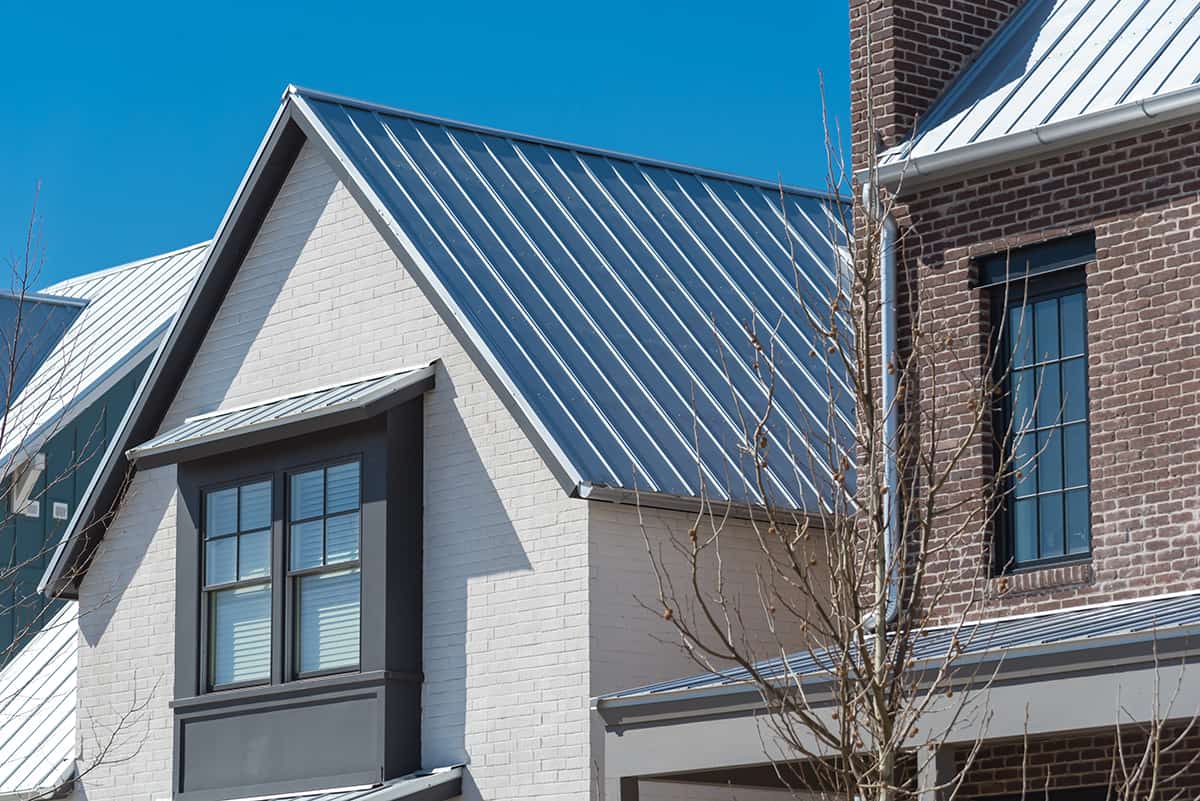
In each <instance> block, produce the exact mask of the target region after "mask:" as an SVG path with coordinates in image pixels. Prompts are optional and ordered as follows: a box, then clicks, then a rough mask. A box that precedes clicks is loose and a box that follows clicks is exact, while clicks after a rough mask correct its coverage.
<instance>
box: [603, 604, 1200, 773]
mask: <svg viewBox="0 0 1200 801" xmlns="http://www.w3.org/2000/svg"><path fill="white" fill-rule="evenodd" d="M1014 650H1021V649H1014ZM1197 655H1200V626H1197V627H1191V629H1189V630H1187V631H1184V630H1182V629H1181V630H1180V631H1178V632H1176V633H1173V634H1172V635H1171V636H1168V637H1163V638H1162V639H1148V638H1145V637H1140V638H1114V639H1113V640H1112V641H1105V642H1103V643H1099V642H1097V643H1090V644H1088V645H1086V646H1083V645H1081V646H1080V647H1077V648H1071V649H1063V648H1059V649H1028V650H1027V651H1026V652H1024V653H1020V654H1017V653H1008V652H998V653H995V654H993V656H992V658H990V659H987V660H979V661H974V662H972V661H970V660H968V661H966V662H964V663H963V664H962V665H960V666H959V667H957V668H956V675H955V676H954V678H953V679H951V681H950V683H949V686H951V687H954V689H955V692H954V693H953V695H952V696H951V697H949V698H948V697H947V695H946V693H939V694H938V695H937V697H936V699H935V700H934V701H933V702H932V703H931V705H930V707H929V709H928V710H927V712H925V713H923V715H922V724H921V730H920V732H918V733H917V735H916V736H914V737H913V742H912V746H913V747H914V748H917V747H920V746H922V745H923V744H924V743H925V739H927V738H928V737H930V736H933V737H935V738H936V739H937V742H938V743H939V744H943V745H953V744H955V743H962V744H968V743H973V742H976V741H977V740H979V739H1000V738H1007V737H1023V736H1027V735H1028V736H1038V735H1045V734H1051V733H1055V732H1064V731H1079V730H1088V729H1104V728H1110V727H1112V726H1114V725H1117V724H1118V723H1120V724H1125V723H1137V722H1145V721H1146V720H1150V719H1151V715H1153V714H1156V713H1157V714H1160V715H1162V716H1163V717H1164V718H1183V719H1187V718H1189V717H1191V716H1192V715H1193V714H1195V713H1196V711H1197V710H1198V709H1200V666H1196V665H1192V664H1191V663H1192V662H1194V661H1195V658H1196V656H1197ZM916 669H919V666H918V667H917V668H916ZM800 681H801V682H802V684H803V686H804V692H805V695H806V698H807V700H808V703H809V704H810V709H811V710H812V712H813V714H815V715H816V716H818V717H820V718H824V719H825V720H826V721H827V722H829V723H830V724H831V725H834V726H835V712H836V710H837V709H838V704H837V702H836V700H835V699H836V697H837V696H836V694H835V693H834V691H833V684H832V682H831V681H830V679H829V678H828V677H827V676H811V677H805V678H802V679H800ZM594 708H595V709H596V711H597V712H598V713H599V715H600V717H601V718H602V719H603V721H604V726H605V730H606V731H605V746H604V749H605V755H604V764H605V772H606V773H607V774H608V775H609V776H610V777H611V776H626V777H629V776H642V777H646V776H670V775H671V774H681V773H691V772H695V771H706V770H716V769H726V768H740V767H750V766H755V765H763V764H768V763H773V762H780V761H785V762H786V761H795V759H796V758H797V757H796V752H795V750H794V748H793V747H792V746H791V745H790V744H788V743H787V742H785V741H784V740H783V739H782V738H781V737H780V735H779V731H778V730H777V729H776V727H775V725H774V724H773V723H772V718H771V716H770V715H768V714H767V713H766V711H765V708H764V705H763V701H762V697H761V695H760V694H759V691H758V690H757V689H756V688H755V687H754V686H752V685H750V684H746V683H740V684H733V685H726V686H719V687H709V688H700V689H695V690H686V689H685V690H679V691H675V692H663V693H655V694H652V695H642V696H629V697H608V698H599V699H596V700H595V701H594ZM835 727H836V726H835ZM792 733H793V735H797V734H799V735H801V736H805V735H804V730H803V729H802V728H801V727H796V729H795V730H794V731H793V732H792ZM806 746H807V747H808V748H809V749H811V753H823V752H824V751H825V750H826V749H825V747H824V746H823V745H822V744H820V743H819V742H817V740H816V739H815V738H813V739H812V740H811V742H808V743H806Z"/></svg>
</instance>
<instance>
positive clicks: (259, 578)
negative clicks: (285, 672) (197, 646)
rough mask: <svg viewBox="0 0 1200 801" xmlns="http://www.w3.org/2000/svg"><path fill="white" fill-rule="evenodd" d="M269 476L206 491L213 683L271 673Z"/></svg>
mask: <svg viewBox="0 0 1200 801" xmlns="http://www.w3.org/2000/svg"><path fill="white" fill-rule="evenodd" d="M271 487H272V482H271V481H270V480H265V481H253V482H248V483H244V484H241V485H238V486H233V487H224V488H222V489H216V490H211V491H209V492H206V493H205V496H204V506H203V509H204V512H203V522H202V526H203V530H204V534H203V539H204V558H203V562H204V567H203V570H204V594H205V596H206V601H207V603H206V608H207V616H208V629H209V637H208V655H209V660H208V671H209V673H208V675H209V677H210V684H211V685H212V686H213V687H223V686H230V685H239V684H249V683H256V682H265V681H269V680H270V678H271Z"/></svg>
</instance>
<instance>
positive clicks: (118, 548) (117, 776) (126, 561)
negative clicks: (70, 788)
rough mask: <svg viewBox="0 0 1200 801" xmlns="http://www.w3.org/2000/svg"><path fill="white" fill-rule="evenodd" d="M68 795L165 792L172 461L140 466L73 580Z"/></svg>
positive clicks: (130, 798) (144, 800) (144, 797)
mask: <svg viewBox="0 0 1200 801" xmlns="http://www.w3.org/2000/svg"><path fill="white" fill-rule="evenodd" d="M79 612H80V619H79V623H80V649H79V728H78V734H77V738H78V747H79V767H80V770H81V772H83V774H84V775H83V779H82V781H81V783H80V786H79V787H78V788H77V790H76V796H77V797H79V798H86V799H89V801H107V799H122V801H153V799H159V798H169V797H170V794H171V710H170V709H169V708H168V706H167V704H168V702H169V701H170V700H171V696H172V693H173V682H174V669H175V668H174V664H175V662H174V645H175V643H174V623H175V468H174V467H173V466H171V467H159V468H156V469H154V470H147V471H143V472H141V473H139V474H138V475H137V476H136V477H135V479H134V481H133V484H132V486H131V487H130V489H129V492H128V494H127V495H126V498H125V502H124V505H123V506H122V508H121V510H120V512H119V513H118V514H117V516H116V518H115V519H114V520H113V523H112V525H111V526H110V527H109V530H108V535H107V537H106V539H105V542H104V546H103V547H102V548H100V549H99V550H98V551H97V553H96V556H95V559H94V560H93V562H92V565H91V567H90V569H89V570H88V573H87V575H86V576H85V577H84V579H83V581H82V582H81V584H80V587H79Z"/></svg>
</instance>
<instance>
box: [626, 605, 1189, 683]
mask: <svg viewBox="0 0 1200 801" xmlns="http://www.w3.org/2000/svg"><path fill="white" fill-rule="evenodd" d="M1197 625H1200V592H1195V593H1188V594H1183V595H1172V596H1160V597H1156V598H1147V599H1139V600H1134V601H1124V602H1121V603H1116V604H1099V605H1095V606H1083V607H1077V608H1074V609H1063V610H1057V611H1053V612H1042V613H1038V614H1034V615H1023V616H1018V617H1010V618H999V619H994V620H983V621H979V622H974V623H966V624H964V625H963V626H961V627H956V626H944V627H939V628H931V629H928V630H926V631H925V632H924V633H923V635H922V636H920V637H918V638H916V639H915V640H914V644H913V653H912V661H913V662H914V663H916V664H919V663H921V662H922V661H924V660H936V659H940V658H941V657H943V656H944V655H945V653H946V651H947V648H948V647H949V646H950V643H951V641H952V640H954V641H956V642H957V643H958V645H959V647H960V648H961V651H960V654H961V656H960V657H959V658H960V659H961V658H963V657H968V658H970V657H979V658H986V657H998V656H1001V655H1003V654H1004V653H1005V652H1006V651H1007V649H1012V648H1028V647H1037V646H1052V645H1069V644H1077V645H1084V644H1087V643H1089V642H1094V641H1097V640H1099V639H1101V638H1108V637H1113V636H1118V635H1123V634H1127V635H1137V634H1151V633H1153V634H1156V635H1157V634H1161V635H1162V636H1163V637H1167V636H1171V634H1172V633H1175V632H1177V631H1179V630H1180V629H1183V628H1185V627H1195V626H1197ZM834 662H835V655H832V652H829V651H823V650H820V649H813V650H808V651H800V652H797V653H794V654H790V655H789V656H788V657H787V658H786V660H785V659H783V658H778V657H776V658H772V659H765V660H763V661H761V662H759V663H758V664H757V665H756V669H757V670H758V671H759V672H760V673H761V675H763V676H765V677H767V678H782V677H784V676H791V675H794V676H805V675H809V674H812V675H817V674H820V673H823V672H825V671H827V670H829V669H831V668H832V667H834ZM747 681H749V673H748V672H747V671H745V670H743V669H741V668H734V669H730V670H727V671H722V672H713V673H701V674H698V675H695V676H687V677H683V678H679V679H672V680H670V681H664V682H658V683H656V684H651V685H647V686H644V687H638V688H634V689H629V690H623V691H621V692H617V693H611V694H609V695H606V696H605V698H606V699H618V698H630V697H634V696H651V695H656V694H660V693H666V692H675V691H680V690H700V689H709V688H716V687H724V686H728V685H732V684H740V683H744V682H747Z"/></svg>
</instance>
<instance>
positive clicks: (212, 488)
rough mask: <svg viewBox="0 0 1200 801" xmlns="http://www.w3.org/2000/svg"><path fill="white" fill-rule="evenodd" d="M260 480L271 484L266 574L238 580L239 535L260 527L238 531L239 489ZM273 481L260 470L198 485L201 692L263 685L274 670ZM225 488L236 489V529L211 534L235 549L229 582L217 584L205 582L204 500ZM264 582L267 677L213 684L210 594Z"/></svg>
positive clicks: (274, 565) (268, 682)
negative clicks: (231, 543)
mask: <svg viewBox="0 0 1200 801" xmlns="http://www.w3.org/2000/svg"><path fill="white" fill-rule="evenodd" d="M263 482H267V483H268V484H270V485H271V522H270V526H269V527H268V529H267V531H269V532H270V538H269V539H270V549H269V553H268V556H267V564H268V573H267V575H266V576H255V577H253V578H249V579H238V578H236V575H237V573H238V571H239V567H240V559H241V535H242V534H243V533H252V532H255V531H261V530H262V529H250V530H249V531H248V532H242V531H241V488H242V487H247V486H251V485H253V484H261V483H263ZM275 483H276V482H275V476H274V475H273V474H271V473H264V472H261V471H259V472H257V473H253V474H247V475H244V476H240V477H238V478H235V479H229V480H225V481H219V482H215V483H210V484H206V485H204V486H201V487H200V488H199V498H198V501H197V508H198V509H199V512H200V515H199V517H200V521H199V532H198V536H197V538H196V539H197V542H198V545H199V553H198V554H197V555H196V564H197V565H198V566H199V577H198V583H199V587H200V632H201V638H200V643H199V645H200V675H201V686H202V687H203V688H204V692H225V691H228V690H240V689H244V688H247V687H263V686H266V685H269V684H271V676H272V675H273V674H274V671H275V655H274V648H273V647H271V642H270V640H272V639H273V638H274V636H275V622H276V621H275V605H276V604H275V576H276V573H277V570H276V564H275V561H276V560H275V551H276V541H277V539H278V538H277V537H276V532H275V528H276V520H275V512H274V509H275ZM228 489H236V490H238V526H237V530H235V532H234V533H233V534H225V535H219V536H217V537H215V538H214V539H228V538H230V537H232V538H234V539H235V542H236V550H235V552H234V553H235V557H234V575H235V578H234V580H233V581H227V582H221V583H218V584H212V585H209V584H208V580H207V579H208V548H207V545H208V542H209V537H208V519H207V518H208V504H207V503H206V501H207V500H208V496H209V495H211V494H213V493H217V492H222V491H224V490H228ZM264 583H265V584H266V585H267V587H268V591H269V594H270V599H271V617H270V624H271V625H270V628H269V632H270V633H269V635H268V664H267V676H266V678H263V679H251V680H247V681H234V682H226V683H225V684H216V683H215V681H214V675H213V674H214V673H215V670H214V664H213V661H212V660H213V657H214V655H215V654H214V648H213V635H214V634H215V631H214V629H213V628H212V602H213V597H214V594H215V593H217V592H220V591H222V590H236V589H240V588H242V587H252V586H255V585H259V584H264Z"/></svg>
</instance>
